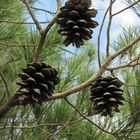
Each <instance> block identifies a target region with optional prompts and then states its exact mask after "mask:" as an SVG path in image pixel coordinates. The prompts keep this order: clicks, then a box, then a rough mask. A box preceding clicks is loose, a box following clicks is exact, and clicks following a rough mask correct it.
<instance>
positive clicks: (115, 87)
mask: <svg viewBox="0 0 140 140" xmlns="http://www.w3.org/2000/svg"><path fill="white" fill-rule="evenodd" d="M122 85H123V84H122V82H121V81H120V80H119V79H118V78H112V77H106V78H100V79H98V80H97V81H95V82H94V83H93V84H92V85H91V100H92V101H93V102H94V105H95V113H97V114H101V115H102V116H107V115H109V116H110V117H112V116H113V115H112V112H113V111H116V112H119V111H120V110H119V105H123V102H122V101H123V100H124V97H123V94H122V92H123V90H122V89H121V88H120V87H121V86H122Z"/></svg>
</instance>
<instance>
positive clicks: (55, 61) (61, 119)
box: [0, 0, 140, 140]
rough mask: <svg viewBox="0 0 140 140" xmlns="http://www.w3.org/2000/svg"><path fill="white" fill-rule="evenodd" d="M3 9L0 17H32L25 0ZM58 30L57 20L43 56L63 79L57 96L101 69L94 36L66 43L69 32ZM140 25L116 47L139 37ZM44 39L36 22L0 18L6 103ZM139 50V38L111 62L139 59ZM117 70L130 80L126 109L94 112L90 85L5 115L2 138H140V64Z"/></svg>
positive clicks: (1, 98) (9, 1) (0, 98)
mask: <svg viewBox="0 0 140 140" xmlns="http://www.w3.org/2000/svg"><path fill="white" fill-rule="evenodd" d="M35 2H36V1H30V4H31V5H34V3H35ZM129 2H130V1H129ZM0 9H1V10H0V20H3V21H4V20H6V21H20V22H25V21H26V20H25V19H26V16H25V13H26V12H27V10H26V9H25V6H24V4H23V3H22V1H18V0H14V1H13V0H1V1H0ZM17 11H18V12H17ZM134 11H137V12H138V11H139V6H135V7H134ZM58 29H59V26H58V25H57V24H55V25H54V26H53V27H52V28H51V30H50V31H49V32H48V34H47V37H46V39H45V41H44V44H43V48H42V50H41V55H40V62H43V63H46V64H49V65H51V66H53V68H55V69H56V70H57V71H58V76H59V78H60V83H59V84H58V85H57V86H56V87H55V90H54V93H53V94H54V95H55V94H57V93H59V92H63V91H66V90H68V89H70V88H72V87H74V86H76V85H79V84H81V83H83V82H85V81H86V80H88V79H89V78H91V76H92V75H94V74H95V73H96V71H97V70H98V67H97V63H98V62H97V53H96V52H97V46H96V45H95V44H94V43H93V42H92V41H88V42H84V46H82V47H81V48H80V49H76V48H72V49H68V48H65V47H64V45H63V41H64V37H62V36H61V35H60V34H58V33H57V30H58ZM139 30H140V29H139V27H129V28H124V29H123V31H122V33H121V34H120V35H119V36H118V38H117V39H116V41H115V42H114V43H112V48H113V49H114V52H117V51H118V50H119V49H121V48H122V47H124V46H125V45H127V44H128V43H129V42H131V41H132V40H134V39H135V38H136V37H137V36H139V35H140V34H139ZM39 40H40V35H39V32H38V29H37V28H36V27H35V26H34V25H33V26H31V25H26V24H12V23H8V22H0V60H1V61H0V107H1V106H3V105H4V104H5V102H6V101H8V100H9V97H10V96H12V95H13V94H14V92H15V91H16V90H17V88H18V86H17V85H16V81H18V80H19V78H18V74H19V73H20V72H21V71H22V68H24V67H26V65H27V64H28V63H31V62H32V61H33V54H34V52H35V50H36V48H35V47H36V46H37V44H38V42H39ZM138 53H139V43H137V44H136V45H135V46H134V47H133V48H132V49H129V50H128V51H126V52H124V53H122V54H121V55H120V56H119V57H118V58H117V59H115V60H114V61H113V62H112V63H111V64H110V65H109V67H114V66H121V65H123V64H126V62H129V61H131V60H133V59H135V56H136V55H137V54H138ZM103 57H105V55H103ZM137 61H139V60H137ZM111 72H112V75H115V76H117V77H118V78H119V79H120V80H121V81H122V82H123V83H124V85H123V90H124V92H123V96H124V98H125V100H124V105H123V106H121V107H120V113H114V114H113V117H112V118H110V117H103V116H100V114H96V113H95V112H94V110H93V108H94V107H95V106H94V104H93V103H92V102H91V100H90V94H91V91H90V87H87V88H84V89H83V90H80V91H78V92H77V94H73V95H71V96H68V97H67V98H63V99H58V100H52V101H47V102H43V103H42V104H41V105H39V104H35V106H34V107H32V106H30V105H26V106H16V107H14V108H12V109H11V110H10V111H9V112H8V113H7V114H6V116H5V117H3V118H2V119H0V139H1V140H39V139H40V140H47V139H49V138H51V137H54V139H56V140H75V139H76V140H93V139H94V140H115V139H118V140H138V139H139V137H140V120H139V118H140V102H139V101H140V86H139V85H140V78H139V77H140V66H139V65H138V66H134V67H130V68H129V67H125V68H123V69H118V70H116V71H111ZM109 75H110V72H105V73H104V74H103V76H104V77H107V76H109ZM68 102H69V103H70V104H72V106H74V107H72V106H70V104H69V103H68ZM76 109H78V111H77V110H76ZM79 112H80V113H79ZM80 114H83V116H85V117H87V118H88V119H90V120H91V121H92V122H93V123H95V124H97V125H98V126H99V127H101V128H102V129H99V128H98V127H96V125H93V124H92V123H91V122H90V121H89V120H87V119H84V118H83V116H81V115H80Z"/></svg>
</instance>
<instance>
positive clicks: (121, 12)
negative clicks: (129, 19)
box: [112, 0, 140, 16]
mask: <svg viewBox="0 0 140 140" xmlns="http://www.w3.org/2000/svg"><path fill="white" fill-rule="evenodd" d="M138 2H140V1H139V0H138V1H136V2H134V3H132V4H131V5H130V6H128V7H126V8H124V9H122V10H120V11H118V12H116V13H114V14H112V16H116V15H118V14H120V13H122V12H124V11H126V10H128V9H130V8H131V7H133V6H134V5H136V4H137V3H138Z"/></svg>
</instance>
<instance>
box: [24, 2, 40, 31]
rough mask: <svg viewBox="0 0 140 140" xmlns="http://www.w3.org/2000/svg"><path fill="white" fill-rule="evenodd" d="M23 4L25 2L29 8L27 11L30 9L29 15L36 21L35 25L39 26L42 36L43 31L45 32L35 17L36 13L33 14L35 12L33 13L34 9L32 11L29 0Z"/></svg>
mask: <svg viewBox="0 0 140 140" xmlns="http://www.w3.org/2000/svg"><path fill="white" fill-rule="evenodd" d="M23 2H24V4H25V6H26V7H27V9H28V11H29V14H30V15H31V17H32V19H33V21H34V23H35V24H36V26H37V28H38V30H39V32H40V34H42V30H43V29H42V27H41V25H40V24H39V22H38V20H37V19H36V17H35V15H34V13H33V11H32V9H31V7H30V6H29V3H28V0H23Z"/></svg>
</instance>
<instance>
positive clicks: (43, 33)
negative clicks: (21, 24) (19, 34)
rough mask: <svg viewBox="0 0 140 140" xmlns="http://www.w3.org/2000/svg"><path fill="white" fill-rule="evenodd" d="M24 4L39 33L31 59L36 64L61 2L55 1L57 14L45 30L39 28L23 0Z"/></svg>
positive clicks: (29, 8)
mask: <svg viewBox="0 0 140 140" xmlns="http://www.w3.org/2000/svg"><path fill="white" fill-rule="evenodd" d="M24 4H25V6H26V7H27V10H28V11H29V14H30V15H31V17H32V19H33V21H34V23H35V24H36V26H37V28H38V30H39V33H40V40H39V43H38V45H37V47H36V50H35V53H34V58H33V62H38V61H39V56H40V53H41V50H42V47H43V44H44V42H45V38H46V35H47V33H48V32H49V30H50V28H51V27H52V26H53V25H54V23H55V21H56V19H57V16H58V13H59V9H60V7H61V0H57V7H58V12H57V14H56V16H55V17H54V18H53V19H52V20H51V21H50V22H49V23H48V24H47V26H46V28H45V29H44V30H43V28H42V27H41V25H40V23H39V22H38V20H37V19H36V17H35V15H34V13H33V11H32V8H31V7H30V6H29V3H28V1H27V0H24Z"/></svg>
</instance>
